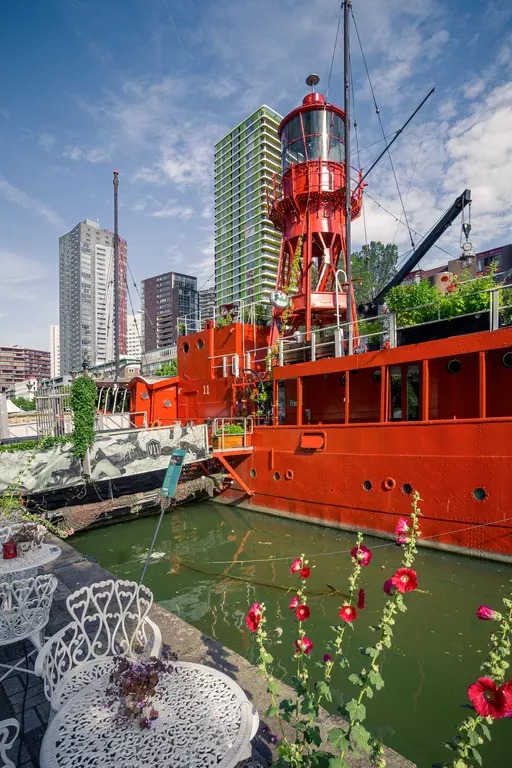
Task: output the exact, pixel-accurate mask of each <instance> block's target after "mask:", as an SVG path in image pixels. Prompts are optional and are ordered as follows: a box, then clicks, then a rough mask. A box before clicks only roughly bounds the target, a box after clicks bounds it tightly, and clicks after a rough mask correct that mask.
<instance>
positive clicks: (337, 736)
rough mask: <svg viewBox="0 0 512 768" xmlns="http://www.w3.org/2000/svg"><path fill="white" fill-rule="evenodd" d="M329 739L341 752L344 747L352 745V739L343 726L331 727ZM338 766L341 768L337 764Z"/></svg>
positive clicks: (330, 765) (337, 767) (330, 767)
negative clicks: (350, 739)
mask: <svg viewBox="0 0 512 768" xmlns="http://www.w3.org/2000/svg"><path fill="white" fill-rule="evenodd" d="M327 741H328V742H329V744H331V745H332V746H333V747H334V749H336V750H337V751H339V752H341V750H342V749H347V748H348V747H350V741H349V739H348V738H347V734H346V733H345V731H343V730H342V729H341V728H331V730H330V731H329V733H328V734H327ZM340 765H341V763H340ZM329 768H332V761H331V762H330V763H329ZM336 768H339V766H338V765H337V766H336Z"/></svg>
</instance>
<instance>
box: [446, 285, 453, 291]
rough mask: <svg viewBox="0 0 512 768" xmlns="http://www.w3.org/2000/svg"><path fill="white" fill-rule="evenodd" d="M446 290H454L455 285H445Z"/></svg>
mask: <svg viewBox="0 0 512 768" xmlns="http://www.w3.org/2000/svg"><path fill="white" fill-rule="evenodd" d="M446 290H447V291H454V290H455V286H454V285H449V286H447V288H446Z"/></svg>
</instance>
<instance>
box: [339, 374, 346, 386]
mask: <svg viewBox="0 0 512 768" xmlns="http://www.w3.org/2000/svg"><path fill="white" fill-rule="evenodd" d="M346 383H347V374H346V373H344V374H343V375H342V376H340V384H341V386H342V387H344V386H345V385H346Z"/></svg>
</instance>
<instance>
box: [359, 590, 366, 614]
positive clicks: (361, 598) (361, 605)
mask: <svg viewBox="0 0 512 768" xmlns="http://www.w3.org/2000/svg"><path fill="white" fill-rule="evenodd" d="M357 607H358V608H359V610H360V611H362V610H363V608H365V607H366V606H365V602H364V589H360V590H359V594H358V596H357Z"/></svg>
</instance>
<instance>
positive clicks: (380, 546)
mask: <svg viewBox="0 0 512 768" xmlns="http://www.w3.org/2000/svg"><path fill="white" fill-rule="evenodd" d="M511 520H512V517H505V518H504V519H503V520H492V521H491V522H490V523H477V524H476V525H468V526H467V527H466V528H457V529H456V530H455V531H446V532H445V533H435V534H433V535H432V536H422V537H420V539H419V540H420V541H430V540H431V539H440V538H441V537H442V536H452V535H453V534H454V533H462V532H463V531H472V530H474V529H476V528H485V527H486V526H488V525H497V524H501V523H508V522H510V521H511ZM368 535H369V536H375V534H371V533H369V534H368ZM384 547H396V542H395V541H392V542H390V543H389V544H375V546H372V550H373V549H383V548H384ZM352 549H354V547H350V549H340V550H338V551H337V552H318V553H317V554H316V555H308V558H309V559H310V560H311V559H312V558H313V557H326V556H328V555H346V554H347V552H350V551H351V550H352ZM290 559H291V557H290V556H289V555H288V556H287V557H263V558H261V559H260V560H237V561H236V562H237V564H239V565H245V564H246V563H266V562H271V563H276V562H278V561H279V560H290ZM232 562H233V561H232V560H213V561H212V563H211V564H212V565H228V564H229V563H232Z"/></svg>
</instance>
